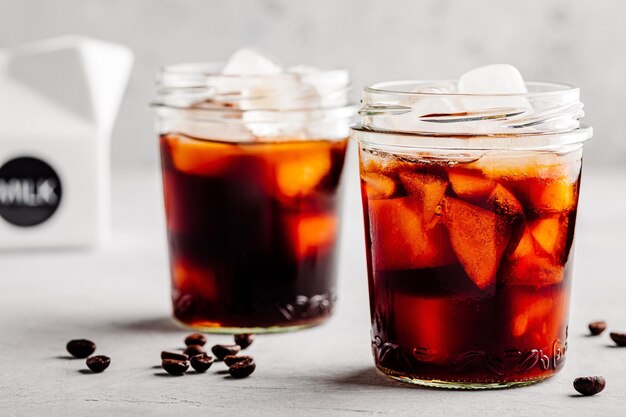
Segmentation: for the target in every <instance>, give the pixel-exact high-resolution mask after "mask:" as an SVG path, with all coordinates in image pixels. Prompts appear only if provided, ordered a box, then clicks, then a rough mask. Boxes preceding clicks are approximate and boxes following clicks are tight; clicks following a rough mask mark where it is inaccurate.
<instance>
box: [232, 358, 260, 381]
mask: <svg viewBox="0 0 626 417" xmlns="http://www.w3.org/2000/svg"><path fill="white" fill-rule="evenodd" d="M255 369H256V363H254V360H252V359H246V360H244V361H241V362H236V363H234V364H233V365H232V366H231V367H230V368H228V373H229V374H230V376H232V377H233V378H245V377H247V376H249V375H250V374H251V373H252V372H254V370H255Z"/></svg>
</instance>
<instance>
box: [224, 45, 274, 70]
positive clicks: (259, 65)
mask: <svg viewBox="0 0 626 417" xmlns="http://www.w3.org/2000/svg"><path fill="white" fill-rule="evenodd" d="M282 72H283V68H282V66H281V65H280V64H279V63H278V60H276V59H274V58H273V57H271V56H270V55H269V54H268V53H267V52H264V51H261V50H260V49H257V48H242V49H239V50H238V51H236V52H235V53H234V54H233V55H232V56H231V57H230V59H229V60H228V62H227V63H226V65H225V66H224V69H223V70H222V74H225V75H274V74H280V73H282Z"/></svg>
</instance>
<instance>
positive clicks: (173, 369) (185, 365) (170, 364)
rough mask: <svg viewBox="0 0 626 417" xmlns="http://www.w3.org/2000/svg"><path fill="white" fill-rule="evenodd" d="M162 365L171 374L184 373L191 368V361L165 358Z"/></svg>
mask: <svg viewBox="0 0 626 417" xmlns="http://www.w3.org/2000/svg"><path fill="white" fill-rule="evenodd" d="M161 366H162V367H163V369H165V371H166V372H167V373H168V374H170V375H182V374H184V373H185V372H186V371H187V369H189V362H187V361H180V360H176V359H163V362H161Z"/></svg>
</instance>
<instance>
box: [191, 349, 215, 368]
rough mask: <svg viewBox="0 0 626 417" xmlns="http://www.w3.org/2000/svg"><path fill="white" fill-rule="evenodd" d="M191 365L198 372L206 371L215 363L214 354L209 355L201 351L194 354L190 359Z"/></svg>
mask: <svg viewBox="0 0 626 417" xmlns="http://www.w3.org/2000/svg"><path fill="white" fill-rule="evenodd" d="M190 362H191V366H192V367H193V369H195V370H196V371H198V372H204V371H206V370H207V369H209V368H210V367H211V365H213V362H215V359H213V356H209V355H207V354H206V353H201V354H199V355H196V356H193V357H192V358H191V360H190Z"/></svg>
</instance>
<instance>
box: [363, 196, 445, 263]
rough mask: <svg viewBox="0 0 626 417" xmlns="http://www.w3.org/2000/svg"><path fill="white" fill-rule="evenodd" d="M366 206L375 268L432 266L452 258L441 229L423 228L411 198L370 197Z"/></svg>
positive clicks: (421, 215)
mask: <svg viewBox="0 0 626 417" xmlns="http://www.w3.org/2000/svg"><path fill="white" fill-rule="evenodd" d="M368 206H369V222H370V236H371V240H372V253H373V259H374V268H375V269H419V268H434V267H437V266H441V265H446V264H449V263H451V262H452V261H453V255H451V254H452V249H451V248H450V243H449V241H448V238H447V236H446V233H445V229H444V228H443V227H442V225H441V224H437V225H435V227H432V228H427V227H426V226H425V222H424V218H423V216H424V215H423V213H422V211H421V207H420V205H419V204H418V203H417V202H416V201H415V199H413V198H411V197H403V198H393V199H386V200H370V201H368Z"/></svg>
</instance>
